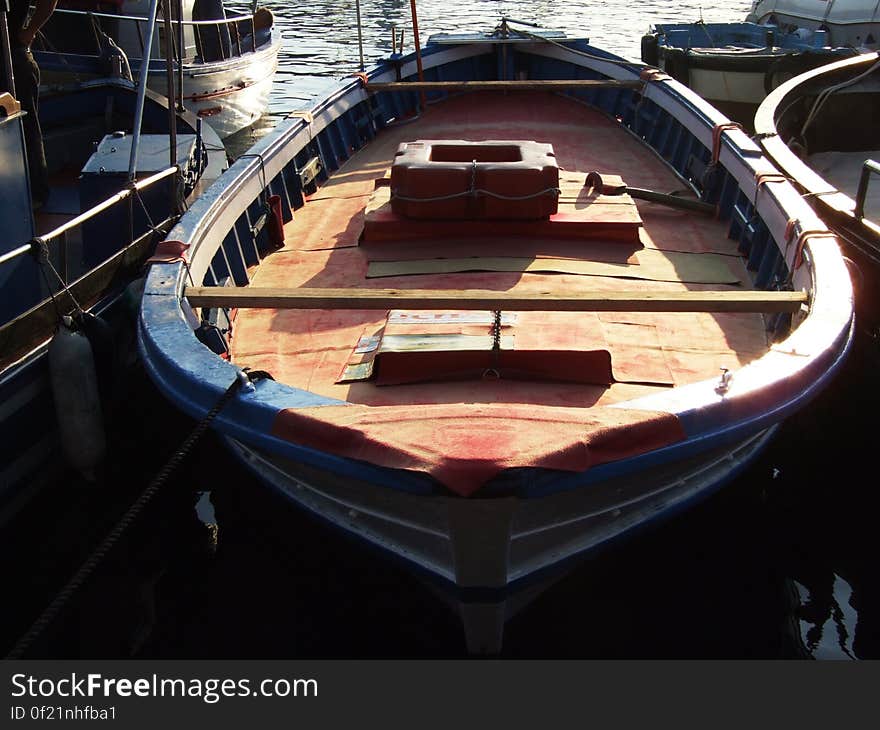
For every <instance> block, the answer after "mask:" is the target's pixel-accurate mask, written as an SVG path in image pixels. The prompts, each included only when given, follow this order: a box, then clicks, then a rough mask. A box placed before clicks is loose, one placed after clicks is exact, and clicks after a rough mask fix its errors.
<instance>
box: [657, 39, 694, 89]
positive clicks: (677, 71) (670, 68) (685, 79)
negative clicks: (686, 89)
mask: <svg viewBox="0 0 880 730" xmlns="http://www.w3.org/2000/svg"><path fill="white" fill-rule="evenodd" d="M690 65H691V63H690V59H689V58H688V56H687V51H686V50H685V49H683V48H667V49H666V50H665V52H664V60H663V70H664V71H665V72H666V73H668V74H669V75H670V76H672V78H674V79H675V80H676V81H678V82H679V83H682V84H684V85H685V86H688V85H689V82H690V76H691V74H690Z"/></svg>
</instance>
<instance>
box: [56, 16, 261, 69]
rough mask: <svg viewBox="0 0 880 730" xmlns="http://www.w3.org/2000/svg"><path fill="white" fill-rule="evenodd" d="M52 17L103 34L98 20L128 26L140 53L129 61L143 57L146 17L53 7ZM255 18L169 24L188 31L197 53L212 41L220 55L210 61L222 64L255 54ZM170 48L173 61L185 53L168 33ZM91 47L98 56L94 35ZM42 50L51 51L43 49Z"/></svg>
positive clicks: (96, 38) (97, 40)
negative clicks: (74, 20) (85, 23)
mask: <svg viewBox="0 0 880 730" xmlns="http://www.w3.org/2000/svg"><path fill="white" fill-rule="evenodd" d="M55 14H56V15H70V16H73V17H80V18H86V19H89V20H90V21H91V22H92V23H94V24H95V26H96V28H97V29H99V30H101V31H102V32H105V33H106V31H105V30H104V28H102V27H101V20H115V21H120V22H125V23H132V24H133V25H134V27H135V30H136V32H137V38H138V44H139V46H140V52H141V54H142V55H141V58H139V59H138V58H135V59H133V60H137V61H142V60H143V54H144V52H145V50H146V48H147V46H148V44H147V42H146V39H145V37H144V32H143V26H144V25H146V24H148V23H149V20H150V19H149V18H148V17H145V16H135V15H118V14H116V13H99V12H92V11H86V10H69V9H66V8H57V9H56V10H55ZM255 18H256V14H253V15H236V16H233V17H231V18H216V19H212V20H180V19H179V18H172V23H173V24H174V25H175V26H177V27H178V29H181V28H185V29H188V30H190V31H192V33H193V35H194V38H195V43H196V49H197V50H198V49H203V48H206V47H207V43H209V42H210V43H214V42H216V44H217V45H216V47H217V49H218V50H219V52H220V58H219V59H212V60H223V61H225V60H228V59H230V58H237V57H240V56H243V55H244V54H245V53H254V52H256V51H257V49H258V45H257V27H256V21H255ZM248 31H249V32H248ZM156 32H157V33H161V31H160V30H157V31H156ZM107 35H109V36H111V37H112V36H113V34H111V33H107ZM179 35H180V32H178V36H179ZM227 36H228V37H227ZM248 39H249V40H250V42H249V43H248V42H247V41H248ZM114 40H117V39H114ZM170 45H171V48H172V52H173V57H174V58H181V57H185V54H181V52H180V51H181V49H180V48H179V40H178V38H175V36H174V34H172V36H171V38H170ZM95 48H96V51H97V52H98V53H100V52H101V43H100V40H99V38H98V35H97V33H96V35H95ZM46 50H51V49H49V48H46ZM123 50H125V49H123Z"/></svg>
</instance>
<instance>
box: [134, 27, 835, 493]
mask: <svg viewBox="0 0 880 730" xmlns="http://www.w3.org/2000/svg"><path fill="white" fill-rule="evenodd" d="M575 45H577V47H578V48H581V47H583V46H585V44H575ZM586 48H589V49H590V52H595V53H596V54H597V55H601V57H602V58H608V59H614V58H615V57H614V56H612V55H611V54H607V53H605V52H601V51H599V50H598V49H592V48H590V47H589V46H586ZM467 50H468V49H463V50H462V49H458V52H459V56H458V60H460V59H461V58H471V56H467V53H466V52H467ZM541 51H542V52H541V53H537V54H535V55H539V56H549V57H550V58H553V57H554V56H555V55H558V54H559V53H560V51H559V50H557V49H555V48H550V49H544V48H542V49H541ZM455 52H456V47H450V46H443V47H435V48H431V47H429V48H426V51H425V53H424V58H425V59H431V58H432V57H434V56H436V55H438V54H444V53H446V54H452V55H451V56H449V57H450V58H453V59H454V60H455V59H456V57H455V55H454V54H455ZM484 53H486V50H485V49H484V48H481V49H479V50H478V51H474V52H473V58H476V57H477V56H479V55H481V54H484ZM461 54H464V55H461ZM411 59H412V57H411V56H410V57H409V58H407V59H403V60H402V61H401V62H400V63H401V64H402V65H403V66H404V67H406V66H407V64H408V65H413V64H412V60H411ZM598 64H599V65H600V66H610V65H611V64H605V63H603V62H602V61H599V62H598ZM425 65H426V69H427V70H430V71H432V72H435V73H436V68H434V67H432V66H431V64H430V62H428V63H426V64H425ZM576 68H580V69H581V70H582V71H586V72H592V73H598V72H596V71H595V70H591V69H590V68H589V67H585V68H581V67H576ZM640 68H642V65H641V64H635V63H632V64H629V63H627V64H620V65H616V66H613V67H612V69H613V74H610V75H612V76H613V77H620V76H627V75H632V74H637V73H638V71H639V69H640ZM393 73H394V65H393V64H388V63H386V64H382V65H380V66H379V67H377V68H375V69H373V70H372V71H371V72H370V74H369V76H370V78H372V79H376V78H381V77H384V76H386V75H390V74H393ZM602 73H605V70H604V69H603V70H602ZM406 75H407V74H404V76H406ZM380 96H381V95H380ZM658 97H660V98H662V99H663V100H664V101H665V102H671V103H672V104H673V106H677V107H678V108H679V109H684V110H685V111H686V115H685V117H686V120H687V124H685V122H684V121H682V122H677V123H679V124H681V126H682V129H683V130H684V132H685V133H686V134H689V135H691V136H694V137H696V138H697V144H698V145H700V146H701V147H705V146H706V143H705V139H703V138H705V137H707V136H708V137H711V130H712V128H713V126H714V125H716V124H718V123H720V122H719V120H724V118H723V117H721V116H720V115H719V114H718V113H717V112H716V111H715V110H714V109H712V108H711V107H709V106H708V105H707V104H706V103H705V102H703V100H701V99H699V98H698V97H696V96H695V95H693V94H692V93H691V92H689V91H688V90H687V89H685V88H684V87H682V86H681V85H679V84H677V83H675V82H660V83H655V82H651V83H650V84H648V85H647V86H646V91H645V92H644V93H643V99H649V100H650V101H651V102H652V103H654V104H656V103H657V101H656V100H657V98H658ZM628 98H631V97H628ZM363 102H366V104H368V105H370V104H372V103H373V100H371V99H368V97H367V95H366V93H365V92H364V91H363V88H362V86H361V82H360V80H359V79H357V78H352V79H351V80H350V81H347V82H343V83H341V84H340V85H339V86H338V87H337V88H336V89H334V90H333V91H331V92H330V93H329V94H328V95H327V96H326V97H324V98H323V99H322V100H321V101H319V102H317V103H316V104H315V105H314V106H313V108H312V109H311V110H310V114H311V117H312V119H313V120H315V121H316V122H317V121H318V120H319V118H320V117H321V116H322V115H326V114H331V115H332V112H333V111H334V107H336V105H346V104H347V107H346V108H345V109H343V110H342V111H341V112H340V115H342V114H344V113H345V112H346V111H348V110H350V109H353V108H355V107H357V106H358V105H360V104H362V103H363ZM659 106H660V105H659V104H658V107H659ZM660 108H661V109H663V108H664V107H660ZM667 113H668V112H667ZM335 119H336V117H333V118H331V119H330V121H329V122H328V121H326V120H323V121H324V123H325V124H324V127H321V128H320V129H318V131H317V132H316V131H315V130H314V129H310V127H312V124H311V123H310V122H307V121H306V120H305V119H303V118H291V119H288V120H286V121H285V122H282V123H281V124H279V125H278V127H276V129H275V130H274V131H273V132H271V133H270V134H269V135H267V137H265V138H264V139H263V140H261V141H260V142H258V143H257V144H256V145H255V146H254V148H252V150H251V151H250V152H249V156H248V159H240V160H239V161H238V162H236V163H235V165H233V166H232V168H230V170H229V171H228V172H227V173H226V174H225V175H224V176H223V179H222V180H221V181H219V183H218V184H217V185H215V186H213V187H212V189H211V190H209V191H208V192H207V193H206V194H205V195H204V196H203V197H202V198H201V199H199V200H198V201H197V202H196V203H195V204H194V205H193V206H192V208H191V209H190V212H189V213H188V214H187V215H186V216H184V219H182V221H181V223H180V224H179V225H178V226H177V227H176V228H175V229H174V230H173V231H172V232H171V233H170V234H169V238H172V239H174V238H177V239H179V240H185V241H186V240H195V243H196V245H195V246H194V247H193V251H195V255H196V256H198V245H199V242H200V241H202V240H203V239H202V238H200V237H199V236H198V235H196V234H198V233H199V232H200V231H201V229H203V228H207V227H210V226H211V225H212V224H213V223H214V222H215V221H216V218H217V217H218V216H219V215H221V214H222V213H220V212H218V211H219V209H221V208H222V207H223V206H222V203H224V202H228V201H229V200H231V199H232V198H234V196H235V193H236V191H238V190H239V189H240V188H241V187H243V186H244V185H247V184H248V182H249V181H251V180H253V178H254V177H255V176H257V177H258V176H259V175H260V174H261V173H260V167H261V165H262V164H263V163H262V162H261V161H260V160H255V159H254V158H255V157H259V158H260V159H261V160H262V161H263V162H265V166H266V167H267V168H268V167H269V166H270V164H272V165H275V166H278V165H280V163H279V162H277V161H275V160H274V159H273V158H274V157H275V156H282V155H281V152H282V150H283V149H284V148H285V146H287V145H291V146H292V147H294V148H296V151H295V152H294V153H293V154H290V155H289V157H290V160H291V162H289V163H285V164H284V165H283V166H281V167H280V169H279V170H278V171H277V172H276V171H274V168H273V171H272V173H271V174H267V175H266V181H267V183H269V181H271V180H273V179H275V177H276V176H277V175H280V174H281V172H282V171H283V170H284V169H285V168H286V167H288V165H289V164H292V160H293V157H294V156H295V155H296V154H299V152H300V151H302V150H303V149H304V148H305V147H306V144H308V143H306V142H303V139H304V138H305V137H306V136H308V137H309V142H311V139H312V136H313V135H314V137H315V139H317V138H318V133H319V132H321V131H323V129H324V128H325V127H326V126H328V125H329V124H330V123H332V122H333V121H335ZM633 124H635V122H634V123H633ZM316 126H318V125H316ZM380 126H381V125H380ZM628 126H630V127H632V126H633V125H632V124H630V125H628ZM736 134H737V135H738V136H737V137H736V139H734V134H729V133H726V134H724V135H723V136H722V139H721V142H722V144H721V150H722V164H723V162H724V159H725V157H724V156H725V155H726V156H727V157H726V159H731V158H733V159H735V160H738V161H741V162H742V163H743V170H740V171H739V175H740V177H742V176H743V175H745V176H746V177H747V176H748V175H747V173H748V174H753V167H752V166H750V165H749V164H748V160H749V159H755V158H756V157H761V151H760V149H759V148H758V147H757V146H756V145H754V143H752V142H751V141H750V140H748V138H747V137H745V136H744V135H741V134H740V133H736ZM297 143H300V146H299V147H296V144H297ZM646 144H647V145H648V146H649V147H650V143H648V142H647V141H646ZM337 164H341V160H340V161H338V162H337ZM724 169H725V170H726V167H725V168H724ZM728 174H732V173H728ZM732 179H733V181H734V182H737V181H736V179H735V178H732ZM224 183H225V184H224ZM740 190H742V192H743V193H744V194H748V195H751V193H752V191H750V190H745V189H743V186H742V183H740ZM754 200H757V190H755V197H754ZM768 203H770V204H771V210H772V212H773V214H774V216H777V217H779V218H782V219H787V213H788V210H787V208H786V206H785V205H784V204H783V202H782V201H781V200H780V199H779V198H778V197H777V196H776V195H770V196H769V200H766V201H762V204H763V205H764V206H766V205H767V204H768ZM246 207H247V206H246ZM804 207H806V204H804ZM777 227H778V226H777ZM190 234H192V235H194V236H195V238H194V239H191V235H190ZM808 245H809V244H808ZM213 253H214V252H213V251H212V252H211V254H212V255H213ZM841 265H842V264H841ZM185 276H186V272H185V270H184V267H183V266H182V265H181V264H161V265H160V264H157V265H154V266H153V267H152V269H151V271H150V273H149V276H148V280H147V286H146V291H145V296H144V300H143V307H142V313H141V318H140V321H139V332H138V341H139V347H140V348H141V354H142V356H143V359H144V362H145V363H146V364H147V368H148V371H149V372H150V375H151V377H152V378H153V379H154V381H155V382H156V383H157V384H158V385H159V387H160V389H161V390H162V391H163V392H164V393H165V394H166V395H167V396H168V397H169V398H170V399H171V400H172V401H174V402H175V403H176V404H177V405H178V406H179V407H180V408H181V409H182V410H184V411H186V412H187V413H189V414H190V415H191V416H193V417H196V418H200V417H202V416H203V415H204V414H205V413H206V412H207V411H208V410H209V409H210V407H211V406H212V405H213V404H214V402H216V400H217V399H218V398H219V397H220V395H221V394H222V393H223V391H225V389H226V388H227V387H228V385H229V383H231V382H232V380H233V379H234V378H235V377H236V375H237V373H238V368H236V367H235V366H234V365H232V364H230V363H228V362H226V361H224V360H222V359H220V358H218V357H216V356H215V355H213V353H211V352H210V351H209V350H208V349H207V348H205V347H204V346H203V345H201V344H200V343H198V341H197V340H196V339H195V337H194V336H193V333H192V329H191V327H190V325H189V324H188V323H187V321H186V318H185V316H184V314H183V310H182V308H181V302H180V299H179V296H180V293H181V292H182V291H183V288H184V284H185V281H184V277H185ZM197 278H198V277H197ZM851 339H852V315H851V311H850V315H849V326H848V327H847V328H846V329H845V330H842V331H841V332H839V333H837V336H836V337H835V339H834V341H833V342H830V343H828V344H827V347H826V350H825V351H824V352H823V353H820V354H819V355H818V356H816V357H814V358H812V359H811V360H810V361H809V362H808V363H807V365H806V366H805V367H804V368H802V369H801V370H800V371H797V372H795V373H792V374H789V376H788V378H787V381H786V383H785V385H786V386H787V387H785V388H783V390H784V392H783V393H782V394H780V393H776V394H775V395H773V394H771V397H770V398H768V400H770V401H771V403H772V405H770V406H769V407H764V408H762V407H759V405H758V404H756V403H755V402H754V399H752V400H749V399H741V398H731V399H730V400H729V401H727V402H725V400H724V399H717V398H716V399H714V400H713V401H709V400H705V399H704V400H703V401H701V402H699V403H698V404H697V405H698V407H693V406H691V407H690V408H687V407H684V408H680V409H677V410H679V411H680V412H679V413H677V415H680V417H681V419H682V423H683V425H684V427H685V432H686V433H687V435H688V438H686V439H685V440H684V441H682V442H680V443H677V444H673V445H671V446H668V447H665V448H663V449H658V450H655V451H653V452H650V453H647V454H642V455H640V456H637V457H633V458H631V459H625V460H622V461H618V462H614V463H611V464H605V465H600V466H597V467H595V468H593V469H591V470H590V471H589V472H585V473H583V474H576V475H561V476H560V477H559V478H558V479H555V480H552V481H551V480H547V482H545V483H544V484H543V485H542V486H541V487H540V488H533V489H531V490H527V493H526V494H524V495H521V496H527V497H541V496H546V495H548V494H552V493H555V492H558V491H564V490H569V489H576V488H579V487H581V486H586V485H589V484H591V483H594V482H596V481H599V480H601V479H606V478H609V477H611V476H617V475H620V474H625V473H628V472H632V471H635V470H637V469H647V468H650V467H651V466H653V465H656V464H660V463H665V462H668V461H670V460H674V459H680V458H684V457H686V456H688V455H692V454H696V453H698V452H700V451H702V450H705V449H708V448H710V447H712V446H717V445H718V444H723V443H728V442H732V441H735V440H736V439H738V438H745V437H746V436H747V435H749V434H751V433H754V432H755V431H757V430H760V429H762V428H766V427H767V426H768V425H770V424H772V423H775V422H777V421H779V420H781V419H782V418H784V417H785V416H787V415H788V414H790V413H792V412H793V411H795V410H797V409H799V408H801V407H802V406H803V405H804V404H805V403H806V402H807V401H808V400H809V399H811V398H812V397H813V396H814V395H815V394H816V393H817V392H818V391H819V390H820V389H821V388H822V387H824V386H825V385H826V384H827V382H828V381H829V380H830V379H831V378H832V377H833V375H834V373H835V372H836V370H837V368H838V367H839V365H840V363H841V362H842V360H843V358H844V357H845V355H846V353H847V352H848V349H849V346H850V343H851ZM772 385H778V383H777V382H776V381H774V380H773V379H772V378H767V380H766V382H765V383H764V385H763V387H762V388H761V389H760V392H764V391H765V390H768V389H769V386H772ZM676 390H678V389H676ZM746 395H748V394H746ZM731 404H732V406H731ZM323 405H345V402H343V401H337V400H333V399H329V398H325V397H322V396H318V395H315V394H312V393H309V392H307V391H302V390H297V389H294V388H291V387H289V386H285V385H282V384H279V383H275V382H273V381H264V382H260V383H259V384H257V386H256V389H255V391H254V392H253V393H250V394H243V395H241V396H239V397H238V398H237V399H236V400H235V401H233V402H232V403H231V404H230V405H229V406H227V409H226V410H225V411H224V412H223V413H221V414H220V416H219V417H218V419H217V421H216V422H215V423H216V427H217V428H218V430H220V431H221V432H223V433H225V434H227V435H229V436H231V437H233V438H236V439H238V440H240V441H243V442H245V443H247V444H250V445H252V446H255V447H258V448H265V449H267V450H269V451H272V452H274V453H277V454H279V455H281V456H284V457H286V458H291V459H294V460H298V461H303V462H305V463H308V464H311V465H313V466H316V467H318V468H322V469H327V470H329V471H332V472H334V473H337V474H341V475H343V476H352V477H357V478H359V479H365V480H368V481H371V482H373V483H375V484H379V485H382V486H386V487H388V488H391V489H396V490H400V491H405V492H410V493H417V494H425V493H436V490H434V489H433V488H432V487H431V486H430V484H429V483H426V480H425V478H424V475H410V473H408V472H404V471H396V470H390V469H385V468H381V467H376V466H373V465H370V464H366V463H363V462H357V461H354V460H350V459H345V458H341V457H335V456H332V455H329V454H325V453H321V452H317V451H315V450H312V449H308V448H305V447H302V446H299V445H297V444H294V443H291V442H287V441H284V440H281V439H279V438H277V437H275V436H272V435H271V433H270V432H271V428H272V424H273V422H274V420H275V417H276V416H277V414H278V412H279V411H281V410H283V409H286V408H303V407H313V406H323ZM646 407H647V406H646ZM732 408H733V409H736V408H738V409H739V412H738V413H737V414H736V415H735V416H734V414H731V413H730V411H731V409H732ZM731 418H734V419H735V420H731Z"/></svg>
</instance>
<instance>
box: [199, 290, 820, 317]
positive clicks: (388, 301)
mask: <svg viewBox="0 0 880 730" xmlns="http://www.w3.org/2000/svg"><path fill="white" fill-rule="evenodd" d="M185 296H186V298H187V300H188V301H189V303H190V305H191V306H193V307H224V308H238V309H243V308H252V309H261V308H264V309H461V310H471V309H478V310H498V309H500V310H506V311H520V312H796V311H797V310H798V309H799V308H800V307H801V305H803V304H807V302H808V301H809V299H808V297H807V295H806V293H804V292H791V291H754V290H747V291H737V290H721V291H682V292H660V291H656V292H646V291H616V292H600V291H593V292H589V291H587V292H578V293H574V294H555V293H553V292H536V293H520V292H498V291H489V290H482V289H463V290H459V291H455V290H443V289H277V288H272V287H252V286H249V287H231V286H227V287H188V288H187V289H186V291H185Z"/></svg>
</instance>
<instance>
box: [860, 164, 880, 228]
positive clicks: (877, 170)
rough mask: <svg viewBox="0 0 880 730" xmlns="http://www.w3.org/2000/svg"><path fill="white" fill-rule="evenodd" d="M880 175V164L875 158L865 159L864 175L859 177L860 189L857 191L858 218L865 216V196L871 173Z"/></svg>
mask: <svg viewBox="0 0 880 730" xmlns="http://www.w3.org/2000/svg"><path fill="white" fill-rule="evenodd" d="M872 172H873V173H874V174H876V175H880V165H878V164H877V163H876V162H874V160H865V164H864V165H862V176H861V177H860V178H859V190H858V192H857V193H856V211H855V212H856V218H864V217H865V196H866V195H867V194H868V178H870V177H871V173H872Z"/></svg>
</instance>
